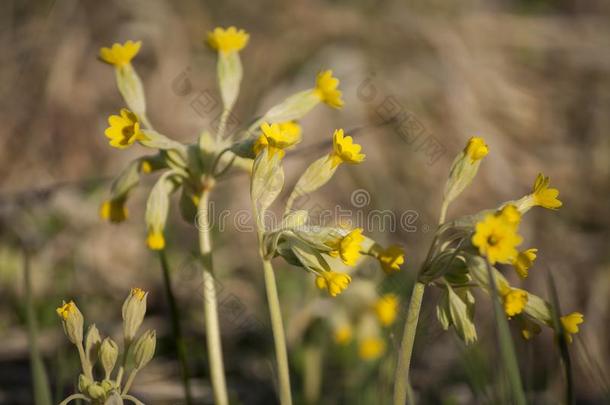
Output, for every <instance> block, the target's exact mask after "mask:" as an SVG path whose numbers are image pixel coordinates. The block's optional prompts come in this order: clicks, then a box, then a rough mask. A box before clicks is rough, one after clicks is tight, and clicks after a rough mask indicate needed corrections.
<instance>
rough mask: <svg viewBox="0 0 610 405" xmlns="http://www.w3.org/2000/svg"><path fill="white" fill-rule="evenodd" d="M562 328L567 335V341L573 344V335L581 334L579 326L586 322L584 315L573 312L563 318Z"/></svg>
mask: <svg viewBox="0 0 610 405" xmlns="http://www.w3.org/2000/svg"><path fill="white" fill-rule="evenodd" d="M560 319H561V326H563V330H564V332H565V334H566V339H567V341H568V342H569V343H572V335H574V334H576V333H578V332H579V330H580V329H579V328H578V325H580V324H581V323H583V322H584V321H585V319H584V315H583V314H581V313H580V312H572V313H571V314H569V315H565V316H562V317H561V318H560Z"/></svg>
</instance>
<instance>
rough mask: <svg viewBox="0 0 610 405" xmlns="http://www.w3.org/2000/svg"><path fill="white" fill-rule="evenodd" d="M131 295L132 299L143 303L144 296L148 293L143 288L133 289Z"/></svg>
mask: <svg viewBox="0 0 610 405" xmlns="http://www.w3.org/2000/svg"><path fill="white" fill-rule="evenodd" d="M130 294H131V296H132V297H134V298H137V299H138V300H140V301H142V300H143V299H144V296H145V295H146V291H144V290H143V289H141V288H138V287H135V288H132V289H131V291H130Z"/></svg>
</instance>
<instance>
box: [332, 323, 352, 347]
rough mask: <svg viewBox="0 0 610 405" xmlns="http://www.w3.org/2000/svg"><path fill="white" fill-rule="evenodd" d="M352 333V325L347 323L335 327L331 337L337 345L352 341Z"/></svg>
mask: <svg viewBox="0 0 610 405" xmlns="http://www.w3.org/2000/svg"><path fill="white" fill-rule="evenodd" d="M352 335H353V331H352V327H351V326H350V325H348V324H344V325H341V326H339V327H338V328H337V329H335V331H334V332H333V339H334V340H335V343H337V344H338V345H341V346H344V345H347V344H349V342H351V341H352Z"/></svg>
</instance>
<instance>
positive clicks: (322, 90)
mask: <svg viewBox="0 0 610 405" xmlns="http://www.w3.org/2000/svg"><path fill="white" fill-rule="evenodd" d="M338 86H339V79H337V78H336V77H333V71H332V70H324V71H322V72H320V73H318V76H317V77H316V89H315V93H316V95H317V96H318V97H319V98H320V100H321V101H323V102H325V103H326V104H328V105H329V106H331V107H334V108H341V107H343V100H342V99H341V91H340V90H339V89H337V87H338Z"/></svg>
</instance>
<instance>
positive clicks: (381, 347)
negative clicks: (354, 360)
mask: <svg viewBox="0 0 610 405" xmlns="http://www.w3.org/2000/svg"><path fill="white" fill-rule="evenodd" d="M384 352H385V342H384V341H383V340H382V339H381V338H378V337H369V338H365V339H363V340H362V341H361V342H360V344H359V345H358V356H360V358H361V359H362V360H375V359H378V358H379V357H381V355H382V354H383V353H384Z"/></svg>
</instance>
